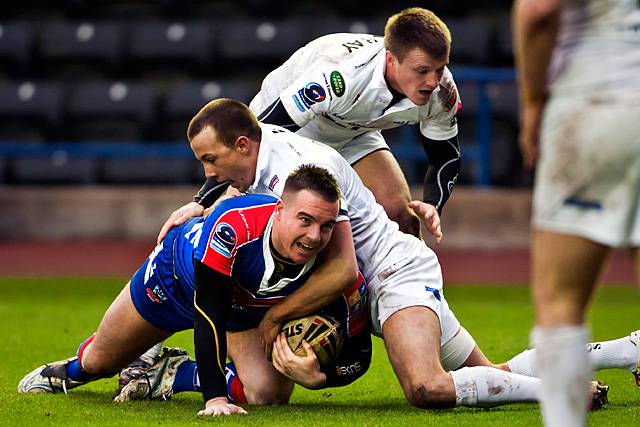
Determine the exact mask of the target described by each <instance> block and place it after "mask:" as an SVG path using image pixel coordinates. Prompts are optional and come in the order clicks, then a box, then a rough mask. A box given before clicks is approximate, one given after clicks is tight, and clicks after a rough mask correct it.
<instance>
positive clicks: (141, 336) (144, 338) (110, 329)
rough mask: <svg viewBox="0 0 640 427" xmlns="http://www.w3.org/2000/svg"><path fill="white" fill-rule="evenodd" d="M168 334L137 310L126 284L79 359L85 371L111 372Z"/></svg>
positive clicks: (169, 333)
mask: <svg viewBox="0 0 640 427" xmlns="http://www.w3.org/2000/svg"><path fill="white" fill-rule="evenodd" d="M171 335H172V332H170V331H166V330H164V329H160V328H158V327H156V326H154V325H153V324H151V323H149V322H148V321H147V320H145V319H144V318H143V317H142V316H141V315H140V313H138V311H137V309H136V307H135V306H134V305H133V301H132V299H131V291H130V284H127V285H126V286H125V287H124V289H123V290H122V292H120V294H119V295H118V297H117V298H116V299H115V300H114V301H113V303H112V304H111V306H110V307H109V309H108V310H107V312H106V313H105V315H104V317H103V318H102V321H101V322H100V325H99V326H98V331H97V332H96V335H95V338H94V339H93V342H92V343H91V344H89V345H88V346H87V347H86V348H85V349H84V352H83V354H82V359H81V361H80V362H81V363H82V367H83V368H84V370H85V371H86V372H87V373H89V374H93V375H104V374H109V373H113V372H116V371H118V370H119V369H120V368H122V367H123V366H125V365H126V364H127V363H129V362H131V361H132V360H135V359H136V358H137V357H138V356H140V355H141V354H142V353H144V352H145V351H146V350H147V349H149V347H151V346H153V345H154V344H156V343H158V342H161V341H164V340H165V339H166V338H168V337H169V336H171Z"/></svg>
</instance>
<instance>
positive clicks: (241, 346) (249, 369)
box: [227, 328, 293, 405]
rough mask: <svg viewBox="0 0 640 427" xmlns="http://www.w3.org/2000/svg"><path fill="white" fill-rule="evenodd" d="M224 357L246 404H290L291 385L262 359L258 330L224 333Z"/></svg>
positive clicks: (265, 359) (262, 352) (264, 358)
mask: <svg viewBox="0 0 640 427" xmlns="http://www.w3.org/2000/svg"><path fill="white" fill-rule="evenodd" d="M227 353H228V355H229V358H230V359H231V360H232V361H233V364H234V365H235V368H236V372H235V374H237V377H238V379H239V380H240V381H241V382H242V385H243V389H244V390H243V391H244V396H245V398H246V401H247V403H249V404H251V405H274V404H284V403H287V402H289V397H290V396H291V393H292V392H293V382H292V381H291V380H289V379H288V378H286V377H285V376H283V375H282V374H280V373H279V372H278V371H277V370H276V369H275V368H274V367H273V364H272V363H271V362H270V361H269V360H267V358H266V357H264V351H263V350H262V345H261V344H260V336H259V334H258V329H257V328H254V329H248V330H246V331H241V332H227ZM232 397H233V396H232Z"/></svg>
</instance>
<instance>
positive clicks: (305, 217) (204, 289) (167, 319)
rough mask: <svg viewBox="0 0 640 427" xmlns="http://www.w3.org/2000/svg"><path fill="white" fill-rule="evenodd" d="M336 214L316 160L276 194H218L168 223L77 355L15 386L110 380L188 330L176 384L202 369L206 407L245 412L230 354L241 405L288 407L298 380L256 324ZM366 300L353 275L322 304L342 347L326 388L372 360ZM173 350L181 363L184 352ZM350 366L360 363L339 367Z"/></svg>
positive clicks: (294, 281)
mask: <svg viewBox="0 0 640 427" xmlns="http://www.w3.org/2000/svg"><path fill="white" fill-rule="evenodd" d="M343 220H346V215H345V214H344V212H342V211H340V191H339V189H338V185H337V183H336V180H335V178H334V177H333V175H331V174H330V173H329V172H328V171H327V170H325V169H323V168H320V167H317V166H301V167H300V168H298V169H297V170H296V171H295V172H294V173H293V174H291V176H290V177H289V178H288V179H287V182H286V184H285V189H284V191H283V193H282V199H281V200H278V199H276V198H274V197H271V196H265V195H248V196H242V197H237V198H232V199H228V200H225V201H223V202H221V203H220V204H219V205H218V206H217V207H216V208H215V209H214V211H213V212H212V213H211V214H210V215H209V216H208V217H207V218H206V219H202V218H198V219H193V220H190V221H188V222H186V223H185V224H183V225H181V226H180V227H176V228H175V229H173V230H171V232H170V233H169V234H168V236H167V238H165V239H164V240H163V242H162V243H160V244H159V245H158V246H157V247H156V248H155V249H154V251H153V252H152V253H151V255H150V256H149V258H148V259H147V260H146V261H145V263H144V264H143V265H142V267H141V268H140V269H139V270H138V271H137V272H136V273H135V274H134V275H133V277H132V279H131V281H130V282H129V283H128V284H127V286H125V288H124V290H123V291H122V292H121V293H120V295H119V296H118V297H117V298H116V300H115V301H114V302H113V304H112V305H111V307H110V308H109V310H108V311H107V313H106V314H105V316H104V318H103V320H102V322H101V323H100V326H99V328H98V331H97V333H96V334H95V335H92V336H91V337H89V338H88V339H87V340H86V341H85V342H83V343H82V344H81V345H80V347H79V349H78V353H77V356H76V357H73V358H70V359H67V360H64V361H60V362H54V363H52V364H49V365H45V366H42V367H39V368H37V369H36V370H34V371H33V372H31V373H30V374H28V375H27V376H25V377H24V378H23V379H22V381H20V384H19V386H18V390H19V391H20V392H25V393H27V392H29V393H46V392H59V391H65V392H66V390H68V389H71V388H74V387H77V386H79V385H82V384H85V383H86V382H89V381H91V380H94V379H98V378H104V377H107V376H111V375H112V374H113V373H115V372H117V371H118V370H119V369H120V368H122V367H123V366H125V365H126V364H127V363H129V362H131V361H132V360H134V359H136V357H138V356H139V355H140V354H141V353H142V352H143V351H144V350H146V349H147V348H149V347H150V346H151V345H153V344H155V343H157V342H159V341H162V340H164V339H166V338H167V337H169V336H170V335H171V334H173V333H174V332H177V331H181V330H186V329H191V328H194V342H195V352H196V362H197V373H196V367H195V365H194V364H193V363H183V364H182V365H184V366H182V367H181V366H179V363H176V364H175V366H173V368H176V369H178V373H177V375H176V377H175V381H174V383H173V384H172V385H173V388H172V392H178V391H180V390H181V383H184V382H185V381H186V379H191V381H192V382H191V384H185V385H184V386H183V389H184V390H190V389H193V388H194V384H193V379H194V378H198V377H199V384H197V388H198V389H199V390H200V391H201V392H202V393H203V396H204V399H205V402H207V405H206V408H205V410H203V411H201V412H202V413H203V414H205V415H217V414H231V413H243V412H244V410H243V409H242V408H241V407H239V406H236V405H235V404H233V403H231V402H229V401H228V399H227V381H226V379H225V363H226V358H227V355H228V356H229V357H230V358H231V359H232V361H233V362H234V364H235V368H236V369H237V372H238V376H239V377H242V379H243V381H242V383H243V385H244V386H243V390H242V392H243V394H244V396H245V398H246V401H247V402H248V403H254V404H268V403H286V402H287V401H288V399H289V396H290V394H291V391H292V389H293V383H292V382H291V380H290V379H288V378H286V377H285V376H283V375H282V374H280V373H279V372H278V371H277V370H276V369H275V368H274V366H273V365H272V364H271V363H270V362H269V361H268V360H267V359H265V358H264V356H263V347H262V343H261V342H260V339H259V334H258V332H257V326H258V324H259V323H260V320H261V319H262V316H263V314H264V313H265V312H266V311H267V310H268V309H269V307H271V306H272V305H273V304H275V303H277V302H278V301H280V300H281V299H283V298H284V297H286V296H287V295H289V294H290V293H292V292H293V291H295V290H296V289H298V288H299V287H300V286H301V285H302V284H303V283H304V281H305V280H306V278H307V277H308V276H309V275H310V274H311V273H312V272H313V270H314V269H315V267H316V266H317V265H318V264H319V263H320V262H321V255H320V254H321V251H322V250H323V249H324V248H325V246H326V245H327V243H328V241H329V239H330V237H331V233H332V231H333V227H334V226H335V224H336V222H339V221H343ZM364 298H366V287H365V285H364V281H363V279H362V278H360V280H358V282H357V283H355V284H354V286H352V287H351V288H350V289H349V290H348V291H346V292H345V293H344V294H343V295H342V296H341V297H340V298H338V300H336V301H335V302H334V303H332V304H331V305H330V306H329V307H326V308H325V309H324V311H326V312H327V313H328V314H330V315H331V316H332V317H334V318H336V319H337V320H339V321H340V322H341V325H342V330H343V333H344V338H345V346H344V349H343V351H342V352H341V355H340V356H339V358H338V360H337V362H336V363H337V364H338V366H336V367H334V368H331V369H326V370H324V371H323V374H324V384H322V385H321V386H324V387H328V386H338V385H345V384H348V383H350V382H351V381H353V380H355V378H357V377H359V376H360V375H362V374H363V373H364V372H365V371H366V368H367V367H368V365H369V362H370V357H371V340H370V337H369V329H368V325H367V321H368V313H367V311H366V304H365V302H364ZM179 356H180V357H177V360H178V362H181V361H186V360H187V359H188V358H187V356H186V355H184V356H182V355H179ZM354 358H355V360H353V359H354ZM169 359H171V358H169ZM174 359H175V358H174ZM355 362H359V363H360V365H362V366H363V367H364V369H362V370H360V371H357V372H347V371H345V370H344V369H340V366H341V365H342V366H350V365H352V364H353V363H355ZM318 366H319V365H318ZM181 368H182V370H183V371H184V372H180V369H181Z"/></svg>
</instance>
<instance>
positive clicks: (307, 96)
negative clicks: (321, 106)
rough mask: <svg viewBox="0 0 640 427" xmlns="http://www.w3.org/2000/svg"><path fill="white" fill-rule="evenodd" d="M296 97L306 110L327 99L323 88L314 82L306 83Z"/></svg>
mask: <svg viewBox="0 0 640 427" xmlns="http://www.w3.org/2000/svg"><path fill="white" fill-rule="evenodd" d="M298 95H299V96H300V99H301V100H302V103H303V104H304V105H305V106H306V107H307V108H309V107H311V106H312V105H313V104H317V103H318V102H322V101H324V100H325V99H326V98H327V93H326V92H325V91H324V88H323V87H322V86H320V85H319V84H318V83H316V82H309V83H307V84H306V86H305V87H304V88H302V89H300V90H299V91H298Z"/></svg>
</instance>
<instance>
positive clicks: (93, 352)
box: [18, 284, 172, 393]
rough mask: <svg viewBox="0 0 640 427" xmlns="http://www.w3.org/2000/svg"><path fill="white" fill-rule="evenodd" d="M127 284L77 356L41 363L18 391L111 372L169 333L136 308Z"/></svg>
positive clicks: (64, 385) (59, 387)
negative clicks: (143, 315)
mask: <svg viewBox="0 0 640 427" xmlns="http://www.w3.org/2000/svg"><path fill="white" fill-rule="evenodd" d="M129 289H130V285H129V284H127V285H126V286H125V287H124V289H123V290H122V291H121V292H120V294H119V295H118V296H117V297H116V299H115V300H114V301H113V303H112V304H111V306H110V307H109V309H108V310H107V312H106V313H105V315H104V317H103V319H102V321H101V322H100V326H99V327H98V331H97V332H96V333H95V334H93V335H91V336H90V337H89V338H87V339H86V340H85V341H84V342H82V343H81V344H80V347H79V348H78V351H77V356H75V357H71V358H69V359H67V360H62V361H58V362H53V363H50V364H47V365H44V366H41V367H39V368H37V369H35V370H33V371H32V372H31V373H29V374H27V375H26V376H25V377H24V378H23V379H22V380H21V381H20V384H19V385H18V391H20V392H21V393H55V392H60V391H64V392H66V391H67V390H68V389H71V388H74V387H77V386H79V385H82V384H85V383H86V382H89V381H92V380H95V379H99V378H104V377H107V376H111V375H114V374H115V373H116V372H117V371H118V370H119V369H120V368H121V367H122V366H124V365H126V364H127V363H128V362H130V361H131V360H134V359H135V358H136V357H137V356H138V355H140V354H141V353H142V352H144V351H145V350H146V349H147V348H149V347H150V346H151V345H153V344H154V343H156V342H158V341H162V340H164V339H165V338H167V337H168V336H170V335H171V334H172V332H168V331H165V330H162V329H159V328H157V327H156V326H154V325H152V324H151V323H149V322H148V321H146V320H145V319H144V318H142V316H140V314H139V313H138V312H137V310H136V308H135V307H134V305H133V303H132V301H131V295H130V290H129Z"/></svg>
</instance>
